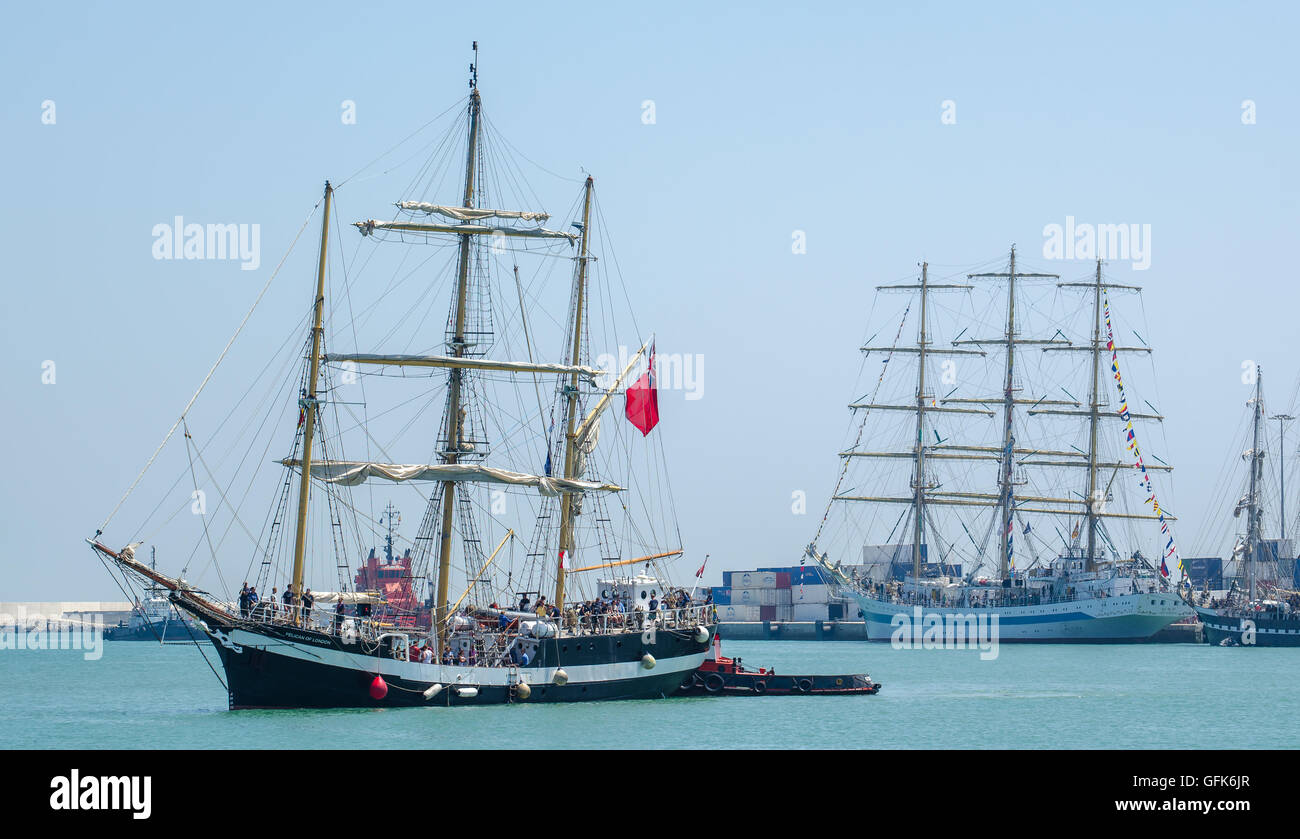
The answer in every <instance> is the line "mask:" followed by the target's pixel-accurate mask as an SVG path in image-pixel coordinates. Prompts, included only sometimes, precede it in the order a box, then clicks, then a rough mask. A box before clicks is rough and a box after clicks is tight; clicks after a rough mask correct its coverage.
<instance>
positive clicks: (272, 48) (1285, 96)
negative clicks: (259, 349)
mask: <svg viewBox="0 0 1300 839" xmlns="http://www.w3.org/2000/svg"><path fill="white" fill-rule="evenodd" d="M1297 17H1300V13H1297V11H1296V10H1295V7H1294V6H1292V5H1290V4H1284V3H1274V4H1268V3H1259V4H1242V5H1233V6H1230V7H1229V6H1217V7H1216V6H1211V5H1208V4H1188V5H1184V6H1182V7H1180V8H1179V9H1177V10H1174V9H1172V8H1169V7H1165V6H1160V5H1153V6H1151V7H1150V8H1146V9H1135V8H1132V7H1131V5H1129V4H1121V3H1093V4H1086V5H1072V6H1065V7H1056V8H1053V7H1049V6H1047V5H1044V4H1029V3H1023V4H999V5H997V6H996V7H987V6H976V5H973V4H958V3H952V4H940V3H936V4H889V6H888V7H884V6H880V7H872V6H868V7H864V8H857V7H854V8H846V7H844V5H843V4H832V5H824V6H820V7H814V8H812V9H802V8H797V7H794V6H791V5H788V4H780V5H778V4H759V5H755V6H744V7H742V6H740V5H734V6H733V5H727V4H709V5H708V6H707V7H703V8H702V7H700V6H699V5H698V4H664V3H660V4H653V5H652V6H644V5H642V6H638V7H636V8H624V6H623V4H601V5H592V6H586V7H575V8H569V9H562V8H549V7H548V8H544V9H543V8H541V7H538V6H536V5H535V4H517V5H515V4H494V5H493V6H492V7H491V8H490V9H486V8H485V9H484V10H482V11H477V10H475V7H474V6H473V5H472V4H469V5H466V4H461V5H460V6H458V7H455V8H450V9H448V8H445V7H438V8H437V9H436V10H435V7H433V6H429V7H427V8H421V9H419V11H415V7H412V6H410V5H408V4H385V3H373V4H366V5H363V6H359V5H357V4H342V3H313V4H309V5H295V4H265V3H263V4H241V3H231V4H225V5H222V6H221V7H219V8H209V7H199V6H185V5H177V4H146V3H141V4H130V5H119V4H95V5H77V4H74V5H71V6H60V7H57V8H49V7H42V6H36V5H31V4H29V5H26V6H19V7H15V8H13V9H11V10H9V12H8V16H7V25H6V27H5V28H4V32H3V34H0V39H3V49H0V77H2V78H3V79H4V82H3V93H2V95H0V119H2V120H3V132H4V148H5V152H6V154H5V158H6V161H7V163H8V166H6V178H5V183H4V188H3V193H4V198H3V201H2V202H0V246H3V249H4V253H5V261H4V265H5V268H4V280H5V281H4V290H5V297H6V299H5V305H4V306H3V307H2V308H0V311H3V339H0V340H3V353H2V354H0V381H3V383H4V386H5V393H6V395H7V396H8V399H7V400H6V410H5V411H4V412H3V414H0V439H3V440H4V441H5V443H6V449H7V460H8V462H9V467H10V468H9V476H8V480H7V481H6V482H5V485H4V489H3V490H0V547H2V548H3V550H4V556H5V559H4V560H3V561H2V565H0V600H22V599H46V598H64V599H94V598H98V597H104V598H111V597H113V596H114V595H115V594H116V590H115V588H114V587H113V586H112V584H111V583H110V582H109V580H108V579H107V578H106V575H104V574H103V572H102V570H101V569H100V568H99V566H98V564H97V563H94V562H92V561H91V555H90V553H89V552H88V550H86V549H85V547H84V546H83V545H82V543H81V540H82V539H83V538H84V537H85V536H88V535H90V534H91V533H93V531H94V529H95V527H96V526H97V524H98V523H99V522H100V521H101V520H102V519H103V517H104V515H105V514H106V512H107V511H108V509H110V508H111V507H112V505H113V504H114V503H115V502H116V500H117V498H118V496H119V495H120V494H121V492H122V491H123V489H124V488H125V487H126V486H127V484H129V482H130V480H131V479H132V478H133V477H134V475H135V473H136V471H137V470H138V469H139V467H140V465H141V464H142V463H143V461H144V459H145V458H146V457H147V456H148V454H149V452H150V451H152V448H153V446H154V445H155V444H156V442H157V440H158V439H159V437H160V436H161V434H162V433H163V432H164V431H165V430H166V428H167V426H168V425H169V424H170V422H171V421H172V420H173V419H174V418H175V416H176V414H177V413H178V411H179V409H180V407H181V406H183V404H184V402H185V400H186V399H187V398H188V396H189V394H190V393H191V392H192V391H193V388H194V387H195V386H196V384H197V382H198V381H199V379H200V378H201V377H202V375H203V373H204V372H205V371H206V369H207V367H208V365H210V364H211V362H212V360H213V358H215V356H216V354H217V352H219V350H220V348H221V346H222V344H223V343H224V341H225V340H226V338H227V337H228V336H229V335H230V333H231V331H232V330H233V329H234V326H235V325H236V324H237V323H238V321H239V319H240V318H241V317H242V316H243V313H244V311H245V310H246V309H247V307H248V305H249V303H250V302H251V300H252V298H253V297H254V296H255V295H256V293H257V291H258V289H259V288H261V285H262V283H263V282H264V281H265V278H266V272H267V271H269V270H271V268H273V267H274V262H275V260H277V259H278V258H279V255H280V254H282V253H283V252H284V250H285V249H286V248H287V246H288V244H289V242H290V241H291V239H292V238H293V236H294V234H295V233H296V231H297V230H298V227H299V225H300V224H301V223H302V220H303V218H304V217H305V216H306V214H307V211H308V210H309V209H310V207H311V205H312V204H313V203H314V202H315V200H316V198H317V197H318V194H319V191H320V186H321V182H322V181H323V180H324V179H325V178H332V179H334V180H335V181H338V180H341V179H343V178H345V177H347V176H348V175H350V174H352V173H353V172H355V171H357V170H358V169H361V168H362V167H363V166H365V165H366V164H367V163H369V162H370V161H371V160H372V159H373V158H374V157H376V156H377V155H378V154H380V153H381V152H383V151H384V150H386V149H388V148H390V147H391V146H392V145H393V144H394V143H396V142H397V141H398V140H400V139H401V138H402V137H405V136H406V135H407V134H408V133H409V132H410V131H412V130H413V129H414V128H416V127H417V126H419V125H421V124H423V123H425V122H426V121H428V120H429V119H430V118H432V117H433V116H434V115H436V114H438V113H439V112H441V111H443V110H444V109H445V108H447V107H448V106H449V105H451V104H452V103H454V102H455V101H456V100H457V99H458V98H459V97H461V96H463V95H464V92H465V74H466V68H467V65H468V63H469V61H470V53H469V45H470V42H471V40H475V39H477V40H478V41H479V43H480V47H481V75H480V80H481V87H482V89H483V92H484V97H485V101H486V103H487V106H488V108H489V112H490V114H491V115H492V117H493V119H494V120H495V122H496V125H497V127H498V128H499V129H500V130H501V132H502V133H503V134H504V135H505V136H507V137H508V138H510V139H511V141H512V142H514V143H515V145H517V146H519V147H521V148H522V149H524V150H525V151H526V154H527V155H528V157H529V158H530V159H531V160H533V161H536V162H538V163H540V164H542V165H543V166H545V167H546V168H547V169H549V170H551V171H553V172H556V173H559V174H561V175H564V176H565V177H567V178H572V179H577V178H579V177H580V176H581V171H582V170H583V169H585V170H587V171H590V172H592V173H594V174H595V175H596V176H597V178H598V183H599V189H600V195H601V201H602V205H603V208H604V212H605V214H606V217H607V219H608V221H609V223H610V225H611V228H612V230H613V231H614V234H615V238H616V242H617V245H618V257H619V260H620V263H621V264H622V265H623V267H624V275H625V276H626V277H627V279H628V281H629V283H630V286H631V288H632V291H633V294H634V295H635V297H636V302H637V304H638V312H637V317H638V320H639V321H640V322H641V323H645V324H653V328H654V330H655V331H656V333H657V335H658V341H659V350H660V352H681V353H698V354H701V355H702V356H703V357H704V358H705V365H706V373H705V390H704V397H703V398H702V399H699V400H695V401H688V400H686V399H685V398H684V395H683V394H681V393H672V394H665V395H664V398H663V424H662V425H661V430H662V433H664V434H665V435H667V436H666V438H665V445H666V446H667V447H668V450H669V451H670V452H671V453H672V454H673V455H674V473H673V478H674V485H675V487H676V489H677V494H678V510H679V512H680V518H681V527H682V532H683V536H684V538H685V541H686V544H687V546H688V548H689V549H690V550H691V552H692V553H693V554H695V555H696V556H702V555H703V554H704V553H709V554H711V555H712V557H713V558H712V560H711V561H710V574H709V576H710V578H712V580H713V581H716V580H717V574H718V572H720V571H722V570H723V569H726V568H750V567H755V566H759V565H785V564H792V563H797V562H798V558H799V552H800V550H801V548H802V546H803V545H804V544H806V542H807V541H808V539H809V538H810V536H811V532H812V531H813V530H814V529H815V526H816V523H815V518H816V517H817V515H819V512H820V509H821V505H822V503H823V502H824V499H825V497H826V494H827V493H828V492H829V491H830V488H831V486H832V485H833V482H834V477H835V471H836V469H837V458H836V457H835V452H836V451H838V450H839V449H840V447H841V446H842V445H843V443H844V436H845V428H846V426H847V423H848V415H847V411H846V410H845V407H844V406H845V404H846V403H847V402H848V401H849V400H850V399H852V398H854V397H856V396H859V395H860V393H859V392H858V390H859V384H858V379H857V376H858V371H859V367H860V358H859V354H858V353H857V349H856V348H857V347H858V346H859V344H860V343H861V341H862V339H864V338H865V337H867V336H868V335H870V334H871V333H872V332H874V331H876V330H877V329H879V328H881V326H882V324H881V323H879V322H877V323H875V324H871V323H869V315H870V312H871V306H872V302H873V296H874V286H875V285H877V284H878V283H881V282H890V281H895V280H898V279H900V278H905V277H908V276H910V275H912V274H913V272H914V271H915V265H916V263H918V262H919V261H921V260H922V259H928V260H930V261H931V262H932V263H933V264H936V265H940V266H951V267H952V268H951V270H956V267H957V266H968V265H975V264H981V263H986V262H989V261H990V260H995V259H997V258H999V257H1000V256H1001V255H1003V254H1005V252H1006V251H1007V249H1008V247H1009V246H1010V245H1011V244H1012V243H1017V244H1018V246H1019V248H1020V250H1021V253H1022V254H1024V256H1025V259H1026V260H1027V261H1028V262H1030V263H1031V264H1032V265H1033V266H1034V267H1036V268H1040V269H1046V270H1058V271H1059V272H1060V273H1062V274H1063V275H1065V276H1067V277H1068V278H1075V277H1078V276H1081V275H1083V274H1086V273H1087V271H1088V266H1087V265H1086V264H1085V263H1083V262H1072V263H1063V262H1056V263H1048V262H1047V261H1045V260H1044V259H1043V257H1042V254H1041V248H1042V243H1043V228H1044V226H1045V225H1047V224H1052V223H1057V224H1063V223H1064V222H1065V219H1066V217H1067V216H1073V217H1075V218H1076V219H1078V220H1079V221H1084V222H1092V223H1139V224H1150V225H1151V230H1152V242H1151V265H1150V268H1149V269H1147V270H1145V271H1133V270H1131V269H1130V268H1129V267H1128V266H1127V265H1126V264H1123V263H1116V264H1114V265H1112V266H1111V267H1110V268H1109V269H1108V270H1109V271H1110V273H1111V276H1112V278H1113V279H1114V280H1115V281H1117V282H1126V281H1131V282H1136V283H1138V284H1141V285H1143V286H1145V288H1146V293H1145V315H1146V324H1147V329H1148V330H1149V334H1145V333H1144V334H1145V337H1146V338H1147V339H1148V340H1149V341H1150V343H1151V344H1152V345H1153V346H1155V347H1156V348H1157V350H1158V353H1157V355H1156V358H1155V370H1156V372H1157V373H1158V391H1159V392H1158V395H1159V400H1153V401H1158V404H1159V406H1160V408H1161V410H1162V412H1163V413H1164V414H1165V415H1166V416H1167V417H1168V418H1169V421H1168V423H1167V428H1166V433H1167V440H1168V459H1169V460H1170V461H1172V462H1174V463H1175V464H1176V465H1177V467H1178V469H1177V471H1176V472H1175V473H1174V475H1173V478H1172V487H1171V488H1170V489H1169V491H1168V493H1162V501H1163V503H1164V504H1165V506H1167V507H1170V508H1174V507H1176V508H1177V512H1178V514H1179V515H1180V516H1181V518H1182V520H1183V523H1182V524H1181V525H1180V534H1181V537H1180V538H1181V541H1182V543H1183V545H1182V547H1183V549H1184V553H1185V554H1187V555H1197V554H1201V553H1207V552H1208V553H1210V554H1214V553H1216V552H1218V551H1219V550H1220V549H1221V548H1222V547H1223V546H1222V545H1219V544H1203V545H1198V544H1195V543H1194V540H1195V538H1196V534H1197V533H1199V532H1201V531H1202V529H1203V527H1202V522H1203V521H1204V520H1206V519H1207V517H1208V518H1213V519H1215V520H1222V519H1225V518H1226V517H1227V516H1229V515H1230V512H1231V511H1230V510H1227V509H1222V508H1221V507H1216V506H1214V502H1215V499H1216V498H1217V497H1218V492H1217V483H1218V482H1219V481H1220V479H1221V474H1222V469H1223V466H1224V463H1225V462H1226V460H1227V458H1228V457H1229V455H1233V454H1234V452H1233V451H1232V450H1233V448H1234V447H1235V446H1236V445H1237V440H1236V438H1235V433H1236V431H1237V430H1238V429H1239V427H1240V421H1241V418H1242V416H1243V413H1244V411H1245V408H1244V404H1243V403H1244V400H1245V399H1246V398H1247V397H1248V396H1249V394H1248V392H1247V388H1246V387H1245V386H1244V385H1243V384H1242V382H1241V379H1240V375H1241V366H1242V363H1243V361H1244V360H1246V359H1250V360H1254V361H1257V362H1259V363H1261V364H1262V365H1263V366H1264V371H1265V375H1266V377H1267V379H1266V381H1267V382H1268V390H1267V391H1266V394H1267V397H1268V399H1269V403H1270V407H1271V408H1272V409H1273V410H1274V411H1280V410H1284V409H1286V408H1294V407H1295V405H1294V393H1295V391H1296V383H1297V373H1298V372H1300V370H1298V369H1297V365H1296V363H1295V361H1294V353H1293V352H1289V351H1288V350H1290V349H1291V347H1292V345H1293V340H1294V339H1293V334H1294V331H1293V326H1292V321H1293V320H1294V317H1295V314H1294V313H1295V312H1296V310H1297V305H1296V304H1297V302H1300V300H1298V299H1297V296H1298V295H1297V292H1296V291H1295V289H1294V284H1295V280H1296V259H1295V254H1294V250H1293V247H1292V243H1293V241H1294V231H1295V230H1296V225H1297V221H1298V220H1300V210H1298V208H1297V204H1296V196H1297V194H1300V182H1298V179H1297V168H1296V163H1295V155H1296V152H1295V150H1296V149H1297V148H1300V102H1298V101H1297V94H1296V91H1295V86H1294V82H1295V79H1296V77H1297V67H1296V61H1295V58H1294V45H1293V37H1294V33H1295V31H1296V29H1297V23H1298V22H1300V21H1297ZM647 99H652V100H654V102H655V112H656V120H655V123H654V124H653V125H646V124H644V123H643V122H642V119H641V115H642V102H643V101H644V100H647ZM1247 99H1249V100H1252V101H1253V102H1254V103H1255V108H1256V116H1257V119H1256V123H1255V124H1253V125H1245V124H1243V122H1242V102H1243V100H1247ZM46 100H52V101H53V102H54V103H55V114H56V119H55V122H54V124H44V123H43V121H42V114H43V105H42V103H43V102H45V101H46ZM343 100H352V101H354V102H355V103H356V113H357V121H356V124H355V125H345V124H343V123H342V121H341V119H340V107H341V105H340V103H341V102H342V101H343ZM944 100H952V101H953V102H955V105H956V117H957V119H956V122H955V124H951V125H948V124H944V123H943V122H942V121H941V119H940V117H941V111H942V106H941V103H942V102H943V101H944ZM531 182H532V185H533V187H534V188H536V189H537V190H538V191H539V192H541V193H544V194H546V195H550V196H554V198H553V200H551V201H550V202H549V203H550V205H551V206H552V207H553V208H558V209H561V210H562V209H563V208H564V207H566V206H568V203H569V201H570V200H571V197H572V195H573V193H574V185H573V184H572V183H569V182H567V181H561V180H558V179H548V176H546V175H544V174H539V175H537V176H536V177H533V178H531ZM358 191H359V192H360V193H361V196H358V197H357V198H351V197H350V196H347V195H341V201H346V202H347V207H348V208H349V209H351V211H352V212H353V213H354V214H356V215H357V216H358V217H359V216H360V215H362V214H363V209H362V208H363V207H365V206H375V204H374V203H373V202H372V201H371V196H369V195H367V194H365V192H364V188H359V189H358ZM363 196H364V200H362V197H363ZM375 200H378V199H377V198H376V199H375ZM367 202H369V203H367ZM176 215H182V216H186V217H188V218H190V219H193V220H197V221H204V222H207V221H214V222H217V221H219V222H225V221H243V222H250V223H258V224H260V226H261V251H262V264H261V266H260V268H259V270H257V271H243V270H240V268H239V265H238V264H237V263H235V262H214V261H205V262H163V261H157V260H154V259H153V258H152V256H151V252H150V248H151V245H152V243H153V237H152V235H151V230H152V228H153V226H154V225H155V224H157V223H159V222H170V220H171V219H172V218H173V217H174V216H176ZM349 218H350V216H349ZM795 230H802V231H805V232H806V234H807V243H808V244H807V253H806V254H801V255H796V254H792V252H791V235H792V232H793V231H795ZM945 270H949V269H945ZM300 277H301V275H298V276H295V277H294V278H292V279H293V281H295V282H296V281H298V280H299V279H300ZM275 337H276V339H277V340H278V338H279V336H278V335H277V336H275ZM260 338H261V339H262V340H269V338H268V337H267V336H260ZM248 340H251V341H252V342H254V343H256V342H257V341H258V340H259V336H257V335H252V336H249V337H248ZM46 360H53V361H55V362H56V364H57V381H56V383H55V384H53V385H48V384H43V383H42V376H41V374H42V362H43V361H46ZM1292 412H1293V413H1297V412H1295V411H1292ZM1294 439H1296V440H1300V429H1298V430H1297V432H1296V434H1295V437H1294ZM718 475H727V476H729V477H730V478H731V479H733V480H734V484H733V485H732V486H731V487H730V488H729V489H728V490H727V491H726V492H718V491H717V490H716V489H714V488H710V487H709V486H707V485H706V482H708V481H711V480H713V479H715V478H716V476H718ZM1233 480H1234V481H1235V480H1236V477H1235V474H1234V477H1233ZM1296 486H1300V483H1297V484H1296ZM797 489H802V490H804V491H806V492H807V494H808V498H809V503H808V508H809V512H808V514H807V515H804V516H797V515H793V514H792V513H791V509H790V504H791V492H793V491H794V490H797ZM1167 499H1173V500H1167ZM1296 508H1297V509H1300V504H1297V505H1296ZM412 512H413V511H412ZM1220 529H1222V528H1217V527H1216V528H1211V530H1212V531H1214V532H1217V531H1218V530H1220ZM1210 541H1213V540H1210Z"/></svg>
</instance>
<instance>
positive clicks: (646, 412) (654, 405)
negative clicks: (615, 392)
mask: <svg viewBox="0 0 1300 839" xmlns="http://www.w3.org/2000/svg"><path fill="white" fill-rule="evenodd" d="M627 418H628V421H629V422H631V423H632V424H633V425H635V426H636V427H637V429H638V430H639V431H640V432H641V434H642V435H646V434H649V433H650V429H652V428H654V427H655V425H657V424H658V422H659V390H658V388H657V387H656V382H655V351H654V347H653V346H652V347H651V348H650V366H649V367H648V368H647V369H646V371H645V373H644V374H643V375H642V376H641V378H639V379H637V380H636V382H635V383H633V385H632V386H631V387H629V388H628V389H627Z"/></svg>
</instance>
